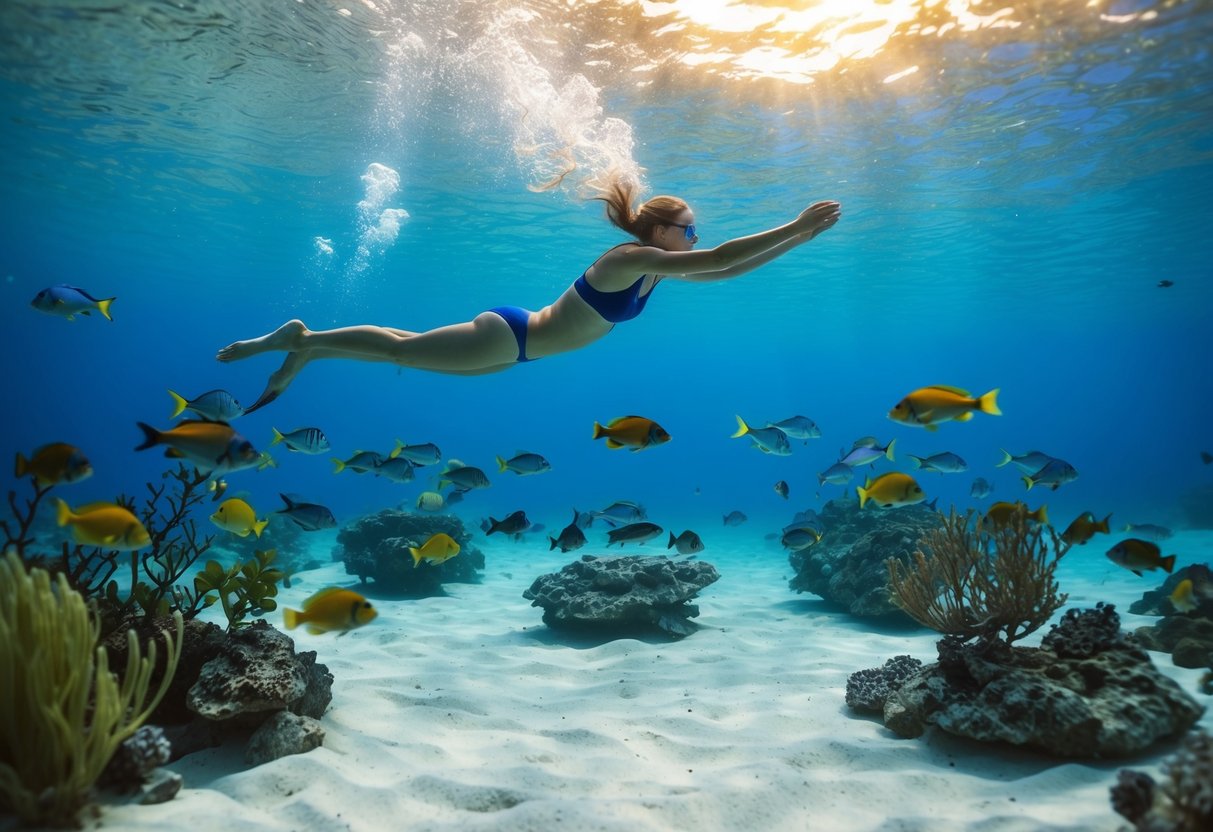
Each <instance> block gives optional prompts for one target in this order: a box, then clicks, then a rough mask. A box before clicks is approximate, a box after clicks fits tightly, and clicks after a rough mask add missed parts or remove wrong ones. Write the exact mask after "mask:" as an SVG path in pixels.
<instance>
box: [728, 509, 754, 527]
mask: <svg viewBox="0 0 1213 832" xmlns="http://www.w3.org/2000/svg"><path fill="white" fill-rule="evenodd" d="M748 519H749V518H748V517H746V516H745V515H744V514H742V513H741V512H740V511H730V512H729V513H728V514H726V515H725V516H724V524H725V525H726V526H740V525H741V524H742V523H744V522H745V521H746V520H748Z"/></svg>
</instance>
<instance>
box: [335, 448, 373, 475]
mask: <svg viewBox="0 0 1213 832" xmlns="http://www.w3.org/2000/svg"><path fill="white" fill-rule="evenodd" d="M382 462H383V454H381V453H379V452H378V451H354V455H353V456H352V457H350V458H349V459H337V458H335V457H334V458H333V473H334V474H340V473H341V472H342V471H344V470H345V469H347V468H348V469H350V470H351V471H353V472H354V473H355V474H365V473H366V472H367V471H374V470H375V469H376V468H378V467H379V465H380V463H382Z"/></svg>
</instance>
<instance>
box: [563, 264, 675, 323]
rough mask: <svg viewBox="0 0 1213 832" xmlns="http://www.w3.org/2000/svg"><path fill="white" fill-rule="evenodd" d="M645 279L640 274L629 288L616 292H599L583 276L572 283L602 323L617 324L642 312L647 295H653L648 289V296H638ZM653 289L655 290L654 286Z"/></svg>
mask: <svg viewBox="0 0 1213 832" xmlns="http://www.w3.org/2000/svg"><path fill="white" fill-rule="evenodd" d="M646 277H648V275H643V274H642V275H641V276H640V279H639V280H637V281H636V282H635V283H633V284H632V285H631V286H629V287H628V288H626V289H620V290H619V291H617V292H600V291H599V290H597V289H595V288H594V287H593V286H591V285H590V281H588V280H586V279H585V275H584V274H583V275H582V276H581V277H579V278H577V281H576V282H575V283H573V288H575V289H576V290H577V294H579V295H581V299H582V300H584V301H585V302H586V303H587V304H589V306H590V308H591V309H593V310H594V311H595V312H597V313H598V314H599V315H601V316H602V319H603V320H604V321H609V322H610V323H613V324H617V323H620V322H622V321H630V320H632V318H635V317H636V316H637V315H639V314H640V313H641V312H643V311H644V306H645V304H646V303H648V302H649V295H651V294H653V289H649V291H648V294H645V295H642V294H640V287H641V286H642V285H644V279H645V278H646ZM653 288H656V285H654V286H653Z"/></svg>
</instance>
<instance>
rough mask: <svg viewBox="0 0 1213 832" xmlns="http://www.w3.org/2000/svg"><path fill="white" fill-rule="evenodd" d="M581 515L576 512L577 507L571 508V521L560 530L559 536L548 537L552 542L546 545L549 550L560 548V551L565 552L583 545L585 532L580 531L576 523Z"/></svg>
mask: <svg viewBox="0 0 1213 832" xmlns="http://www.w3.org/2000/svg"><path fill="white" fill-rule="evenodd" d="M581 516H582V515H580V514H578V512H577V509H573V522H571V523H569V524H568V525H567V526H565V527H564V528H563V529H562V530H561V532H560V536H559V537H548V540H549V541H550V542H551V544H552V545H551V546H549V547H548V551H549V552H550V551H552V550H553V549H560V551H561V552H565V553H567V552H572V551H575V550H577V549H580V548H581V547H582V546H584V545H585V543H586V540H585V533H584V532H583V531H581V526H580V525H578V522H579V521H580V520H581Z"/></svg>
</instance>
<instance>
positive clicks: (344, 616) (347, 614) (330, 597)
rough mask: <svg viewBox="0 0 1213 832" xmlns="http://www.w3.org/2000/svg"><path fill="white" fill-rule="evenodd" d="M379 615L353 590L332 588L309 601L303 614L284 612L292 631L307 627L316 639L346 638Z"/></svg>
mask: <svg viewBox="0 0 1213 832" xmlns="http://www.w3.org/2000/svg"><path fill="white" fill-rule="evenodd" d="M378 615H379V611H378V610H377V609H375V608H374V607H373V606H372V605H371V602H370V601H368V600H366V599H365V598H363V597H362V596H361V595H359V594H358V593H357V592H354V591H353V590H352V589H342V588H341V587H329V588H328V589H322V590H320V591H319V592H317V593H316V594H315V595H313V596H311V597H310V598H308V599H307V600H305V601H304V602H303V609H302V610H292V609H284V610H283V611H282V622H283V623H284V624H285V625H286V628H287V629H288V630H293V629H295V628H296V627H298V626H299V625H301V624H303V625H306V626H307V631H308V632H309V633H311V634H312V635H320V634H321V633H331V632H334V631H336V632H338V634H339V635H345V634H346V633H348V632H349V631H350V630H355V629H357V628H359V627H361V626H362V625H364V624H369V623H370V622H371V621H374V620H375V617H376V616H378Z"/></svg>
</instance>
